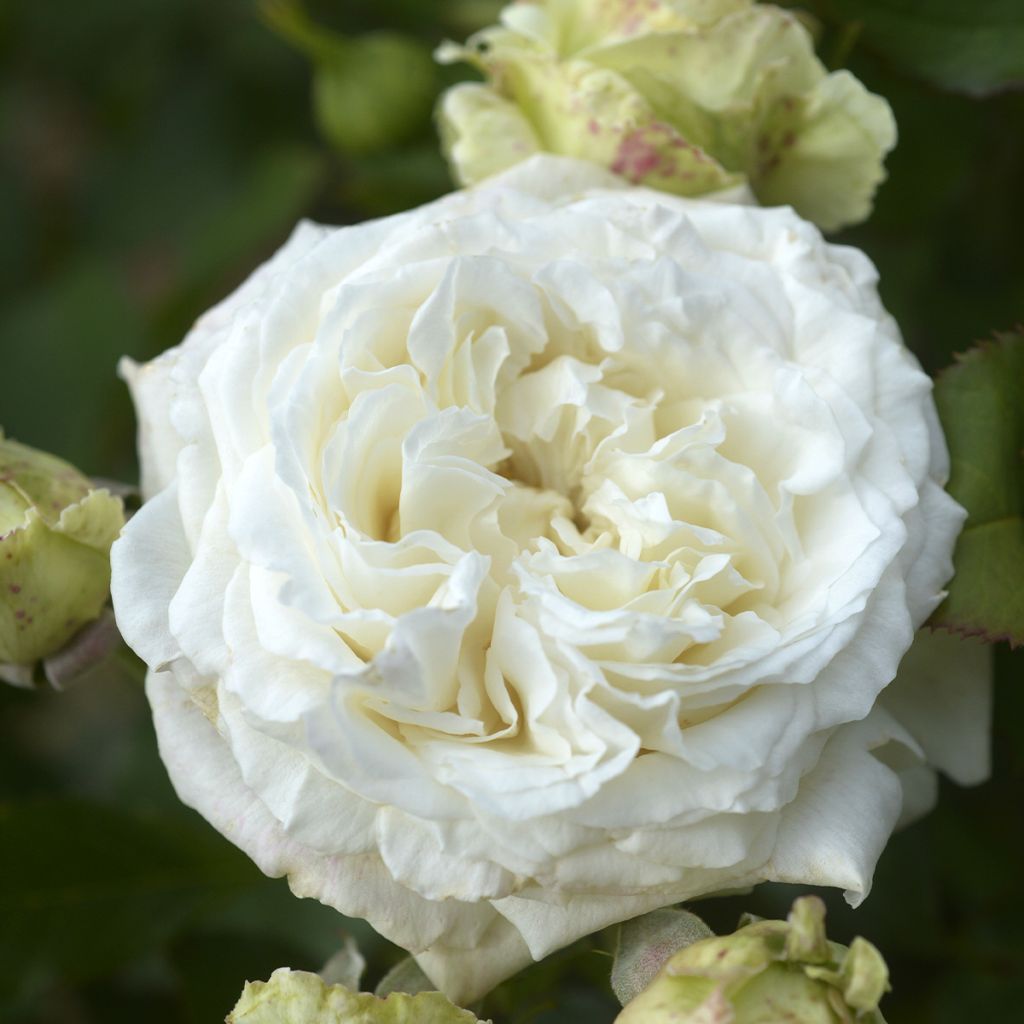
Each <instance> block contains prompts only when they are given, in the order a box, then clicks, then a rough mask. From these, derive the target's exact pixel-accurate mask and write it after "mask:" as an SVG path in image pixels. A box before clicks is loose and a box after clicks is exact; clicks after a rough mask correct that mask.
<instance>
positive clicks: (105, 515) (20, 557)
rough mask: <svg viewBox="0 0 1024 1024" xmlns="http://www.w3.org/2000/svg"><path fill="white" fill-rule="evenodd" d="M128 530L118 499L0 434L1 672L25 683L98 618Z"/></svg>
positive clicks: (52, 459)
mask: <svg viewBox="0 0 1024 1024" xmlns="http://www.w3.org/2000/svg"><path fill="white" fill-rule="evenodd" d="M123 525H124V508H123V506H122V503H121V499H120V498H116V497H114V496H112V495H111V494H110V493H109V492H107V491H106V490H96V489H94V488H93V486H92V484H91V483H90V482H89V480H88V479H86V477H84V476H83V475H82V474H81V473H79V472H78V470H76V469H75V468H74V467H73V466H70V465H68V463H66V462H63V461H62V460H61V459H58V458H55V457H54V456H53V455H48V454H46V453H45V452H40V451H36V450H35V449H34V448H29V447H27V446H25V445H22V444H18V443H17V442H15V441H10V440H6V439H5V438H4V437H3V435H2V434H0V675H2V676H3V677H4V678H6V679H8V680H10V681H12V682H19V683H28V682H29V681H30V680H31V677H32V666H33V665H34V664H35V663H36V662H37V661H39V660H40V659H42V658H45V657H47V656H48V655H51V654H54V653H55V652H56V651H58V650H59V649H60V648H61V647H63V646H64V644H66V643H67V641H68V640H70V639H71V637H72V636H73V635H74V634H75V633H77V632H78V631H79V630H80V629H81V628H82V627H83V626H84V625H85V624H87V623H88V622H91V621H92V620H93V619H95V618H96V617H97V616H98V615H99V614H100V612H101V610H102V608H103V606H104V604H105V603H106V600H107V594H108V592H109V589H110V558H109V555H110V545H111V544H112V543H113V542H114V539H115V538H116V537H117V535H118V533H119V532H120V530H121V527H122V526H123Z"/></svg>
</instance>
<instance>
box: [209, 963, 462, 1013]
mask: <svg viewBox="0 0 1024 1024" xmlns="http://www.w3.org/2000/svg"><path fill="white" fill-rule="evenodd" d="M226 1024H479V1022H478V1021H477V1018H476V1017H474V1016H473V1014H472V1013H470V1012H469V1011H468V1010H463V1009H460V1008H459V1007H457V1006H455V1005H454V1004H453V1003H451V1002H449V1001H448V1000H447V999H446V998H445V997H444V996H443V995H441V993H440V992H419V993H417V994H416V995H407V994H405V993H402V992H393V993H392V994H391V995H389V996H388V997H387V998H386V999H378V998H377V997H376V996H373V995H370V994H369V993H366V992H352V991H350V990H349V989H347V988H345V987H344V986H342V985H328V984H326V983H325V982H324V980H323V979H322V978H321V977H320V976H319V975H316V974H310V973H308V972H306V971H291V970H289V969H288V968H286V967H282V968H279V969H278V970H276V971H274V973H273V974H272V975H271V976H270V980H269V981H251V982H248V983H247V984H246V986H245V989H244V990H243V992H242V995H241V998H240V999H239V1000H238V1004H237V1005H236V1006H235V1008H234V1010H232V1011H231V1013H229V1014H228V1016H227V1021H226Z"/></svg>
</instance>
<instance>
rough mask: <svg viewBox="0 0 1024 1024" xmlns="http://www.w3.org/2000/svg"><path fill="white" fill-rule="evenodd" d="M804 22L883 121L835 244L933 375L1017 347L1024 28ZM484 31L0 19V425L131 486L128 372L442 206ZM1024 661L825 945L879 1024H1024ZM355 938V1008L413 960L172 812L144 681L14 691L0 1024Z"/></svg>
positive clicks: (559, 1008)
mask: <svg viewBox="0 0 1024 1024" xmlns="http://www.w3.org/2000/svg"><path fill="white" fill-rule="evenodd" d="M807 6H810V7H811V8H812V9H814V10H815V11H816V13H817V14H818V16H819V17H820V18H821V24H822V35H821V41H820V43H821V52H822V55H823V57H824V58H825V59H826V60H828V61H830V62H832V63H838V62H842V63H845V64H848V66H850V67H851V68H852V70H853V71H854V72H855V73H856V74H857V75H858V76H859V77H860V78H861V79H862V80H863V81H864V82H865V83H866V84H867V85H868V86H869V87H870V88H871V89H873V90H874V91H876V92H880V93H882V94H884V95H885V96H887V97H888V98H889V100H890V101H891V103H892V105H893V107H894V109H895V111H896V117H897V121H898V123H899V128H900V144H899V147H898V148H897V150H896V151H895V153H894V154H893V155H892V156H891V158H890V160H889V163H888V167H889V173H890V180H889V182H888V183H887V184H886V185H884V186H883V188H882V190H881V192H880V194H879V197H878V203H877V209H876V212H875V215H874V217H873V218H872V220H871V222H870V224H868V225H866V226H863V227H860V228H857V229H855V230H853V231H850V232H847V233H845V234H844V235H842V236H840V240H843V241H849V242H850V243H852V244H856V245H858V246H860V247H862V248H863V249H865V250H866V251H867V252H868V254H869V255H870V256H871V257H872V258H873V259H874V260H875V262H876V263H877V264H878V266H879V268H880V271H881V275H882V285H881V287H882V294H883V297H884V299H885V301H886V303H887V305H888V306H889V308H890V309H891V310H892V312H893V313H894V314H895V315H896V317H897V318H898V320H899V322H900V324H901V325H902V328H903V331H904V333H905V335H906V338H907V341H908V343H909V344H910V346H911V347H912V348H913V349H914V351H915V352H916V353H917V354H918V356H919V357H920V358H921V360H922V361H923V362H924V363H925V365H926V366H927V367H928V368H929V369H931V370H936V369H938V368H941V367H942V366H944V365H946V364H948V363H949V362H950V360H951V358H952V353H954V352H956V351H958V350H962V349H965V348H967V347H968V346H969V345H970V344H971V343H972V342H973V341H974V340H977V339H980V338H984V337H986V336H987V335H989V334H990V332H991V331H992V330H993V329H997V328H999V329H1006V328H1009V327H1011V326H1013V325H1014V324H1015V323H1017V322H1019V321H1021V320H1022V319H1024V246H1022V244H1021V229H1022V227H1024V187H1022V186H1024V95H1022V93H1021V92H1020V91H1019V89H1018V90H1017V91H1013V90H1012V89H1007V88H1006V86H1007V84H1008V83H1012V82H1013V81H1017V82H1018V83H1019V82H1020V80H1021V78H1022V76H1024V69H1022V67H1021V63H1022V61H1024V5H1022V4H1021V3H1020V2H1019V0H975V2H973V3H971V4H965V3H959V2H957V0H929V2H923V0H922V2H919V3H915V2H913V0H904V2H902V3H894V2H891V0H889V2H885V0H868V2H863V3H858V2H854V0H822V2H820V3H811V4H809V5H807ZM497 8H498V5H497V4H495V3H493V2H489V0H462V2H457V0H446V2H441V0H333V2H330V0H323V2H320V3H317V4H310V5H308V9H309V11H310V14H311V16H312V17H314V18H315V19H316V20H317V22H318V23H319V24H321V25H324V26H330V27H332V28H333V29H334V30H336V31H337V32H339V33H342V34H341V35H338V36H330V37H325V36H324V34H323V33H322V32H320V33H317V32H312V33H311V31H310V28H309V25H308V24H305V23H304V22H302V21H301V19H299V20H297V19H296V18H295V16H294V12H289V10H288V9H287V7H285V6H282V5H281V4H273V3H272V4H268V5H264V7H263V9H262V14H261V11H260V9H258V8H257V6H255V5H253V4H252V3H248V2H245V0H218V2H216V3H214V2H211V0H90V2H89V3H78V2H73V0H65V2H57V0H34V2H29V0H22V2H6V3H2V4H0V53H2V62H3V81H2V88H0V122H2V124H3V126H4V131H3V138H2V153H0V158H2V162H0V281H2V288H3V302H2V303H0V424H2V425H3V427H4V429H5V430H6V431H7V432H8V433H9V434H10V435H12V436H14V437H17V438H18V439H20V440H23V441H25V442H28V443H30V444H33V445H36V446H38V447H42V448H47V449H50V450H52V451H54V452H56V453H58V454H60V455H62V456H65V457H66V458H68V459H70V460H72V461H74V462H75V463H77V464H78V465H79V466H81V467H82V468H83V469H84V470H86V471H87V472H90V473H92V474H95V475H100V476H107V477H114V478H118V479H122V480H133V479H135V475H136V472H137V470H136V467H135V463H134V454H133V441H134V436H133V435H134V425H133V420H132V414H131V409H130V404H129V402H128V399H127V395H126V391H125V388H124V387H123V385H122V384H121V383H120V382H119V381H118V379H117V377H116V375H115V367H116V363H117V360H118V358H119V357H120V356H121V355H124V354H127V355H130V356H132V357H134V358H136V359H145V358H149V357H151V356H153V355H155V354H156V353H158V352H159V351H161V350H162V349H164V348H166V347H168V346H170V345H172V344H175V343H176V342H178V341H179V340H180V339H181V337H182V336H183V334H184V332H185V331H186V330H187V329H188V327H189V325H190V324H191V323H192V321H193V320H194V319H195V317H196V316H197V315H198V314H199V313H201V312H202V311H203V310H204V309H206V308H207V307H208V306H209V305H211V304H212V303H213V302H214V301H216V300H217V299H219V298H220V297H222V296H223V295H224V294H225V293H226V292H227V291H228V290H229V289H230V288H232V287H233V286H234V285H235V284H237V283H238V282H240V281H241V280H242V279H243V278H244V277H245V276H246V275H247V274H248V273H249V272H250V271H251V270H252V268H253V267H254V265H255V264H256V263H257V262H258V261H260V260H261V259H263V258H265V257H266V256H267V255H269V254H270V253H271V252H272V251H273V250H274V249H275V248H276V247H277V246H278V245H279V244H280V243H281V241H282V240H283V239H284V238H285V237H286V235H287V234H288V232H289V231H290V230H291V228H292V226H293V224H294V222H295V221H296V220H297V219H298V218H300V217H313V218H314V219H319V220H322V221H326V222H334V223H344V222H351V221H357V220H361V219H363V218H365V217H368V216H376V215H379V214H384V213H388V212H392V211H396V210H400V209H404V208H407V207H408V206H410V205H414V204H417V203H420V202H423V201H425V200H427V199H429V198H431V197H433V196H435V195H438V194H440V193H442V192H444V191H446V190H448V189H449V188H450V187H451V184H450V181H449V179H448V176H447V172H446V170H445V167H444V165H443V163H442V161H441V159H440V156H439V154H438V149H437V143H436V139H435V137H434V132H433V127H432V124H431V118H430V111H431V107H432V103H433V98H434V96H435V95H436V93H437V92H438V91H439V90H440V89H441V88H443V86H444V85H445V84H446V82H449V81H451V80H453V78H454V77H458V76H459V75H460V74H461V72H460V71H459V69H454V70H453V69H444V70H442V69H440V68H438V69H434V68H432V67H431V65H430V63H429V60H428V55H429V53H430V50H431V48H432V47H433V46H434V45H435V44H436V43H437V42H439V41H440V40H441V39H442V38H443V37H445V36H452V37H456V38H461V37H463V36H465V35H466V34H468V33H469V32H470V31H472V30H473V29H475V28H478V27H481V26H482V25H484V24H487V23H489V22H490V21H492V20H493V17H494V14H495V12H496V10H497ZM271 26H273V27H271ZM382 32H384V33H386V34H385V35H384V36H383V37H382V36H381V35H380V33H382ZM396 34H397V36H396ZM367 55H369V57H368V56H367ZM310 57H312V58H313V60H314V62H318V64H317V66H318V67H320V69H321V70H320V72H319V74H318V76H317V82H318V84H317V85H316V86H315V88H313V89H312V91H311V63H310ZM374 110H376V111H386V116H375V117H371V116H369V114H368V111H374ZM1022 653H1024V652H1019V653H1017V654H1012V653H1011V652H1009V651H1008V650H999V651H998V659H997V660H998V674H999V678H998V680H997V694H996V716H995V771H994V776H993V779H992V781H990V782H989V783H987V784H985V785H984V786H982V787H980V788H978V789H975V790H971V791H960V790H957V789H956V788H955V787H952V786H946V787H944V789H943V793H942V799H941V802H940V809H939V810H938V811H937V812H936V813H934V814H932V815H931V816H930V817H929V818H928V819H926V820H925V821H923V822H921V823H919V824H917V825H915V826H913V827H911V828H910V829H908V830H906V831H905V832H903V833H901V834H900V835H898V836H897V837H896V838H895V839H894V840H893V841H892V843H891V845H890V847H889V849H888V850H887V851H886V853H885V855H884V857H883V860H882V863H881V866H880V868H879V872H878V876H877V879H876V883H875V889H874V891H873V893H872V895H871V897H870V899H869V900H868V901H867V903H866V904H865V905H864V906H863V907H862V908H861V909H859V910H858V911H856V912H852V911H849V910H848V909H846V908H845V907H844V906H843V904H842V900H841V898H840V897H839V896H838V894H835V893H828V894H826V895H827V898H828V902H829V906H830V921H831V931H832V932H833V933H834V937H836V938H838V939H841V940H844V941H845V940H848V939H849V938H850V937H851V936H852V935H853V934H855V933H858V932H859V933H863V934H865V935H866V936H868V937H869V938H871V939H872V940H873V941H875V942H876V943H877V944H878V945H879V946H880V947H881V948H882V949H883V951H884V953H885V954H886V956H887V958H888V960H889V963H890V965H891V967H892V971H893V976H894V992H893V994H892V995H891V996H890V997H889V998H888V1000H887V1002H886V1004H885V1007H884V1008H885V1010H886V1014H887V1017H888V1019H889V1020H890V1022H891V1024H903V1022H905V1024H916V1022H928V1024H945V1022H954V1021H955V1022H961V1021H963V1020H964V1019H966V1018H967V1017H968V1015H969V1016H970V1017H971V1018H972V1019H977V1020H981V1021H1010V1020H1017V1019H1020V1015H1021V1009H1020V1008H1021V1006H1022V1005H1024V926H1022V925H1021V921H1022V920H1024V882H1022V880H1021V871H1022V868H1021V864H1022V862H1024V798H1022V794H1024V689H1022V687H1021V681H1022V679H1024V658H1022ZM792 895H793V891H792V890H789V889H787V888H786V887H782V886H765V887H762V889H760V890H758V891H757V892H755V893H754V894H752V895H751V896H749V897H744V898H733V899H729V900H716V901H709V902H705V903H703V904H701V905H700V906H698V907H697V908H696V909H697V910H698V911H699V912H700V913H702V914H704V915H706V916H707V917H708V919H709V922H710V923H711V924H712V925H713V927H716V928H717V929H720V930H729V929H731V928H732V927H733V926H734V924H735V920H736V918H737V917H738V915H739V913H740V911H741V910H753V911H755V912H757V913H760V914H767V915H770V916H778V915H780V914H782V913H783V912H784V910H785V908H786V906H788V903H789V901H790V899H791V898H792ZM345 931H347V932H349V933H351V934H354V935H356V936H357V937H358V938H359V940H360V942H361V944H362V946H363V948H364V950H365V951H366V953H367V955H368V958H369V959H370V965H371V966H370V979H371V981H375V980H376V979H377V978H378V977H379V976H380V975H381V973H382V972H383V971H384V970H385V969H386V968H387V967H388V966H389V965H391V964H392V963H394V962H395V960H396V959H397V958H398V957H399V955H400V954H399V952H398V951H397V950H395V949H394V948H392V947H389V946H388V945H387V944H386V943H384V942H382V941H381V940H379V939H377V938H376V937H375V936H374V935H373V934H372V933H371V932H370V930H369V929H368V928H367V927H366V926H365V925H362V924H360V923H358V922H346V921H344V920H343V919H341V918H339V917H338V916H337V915H336V914H334V913H333V912H331V911H328V910H326V909H325V908H322V907H320V906H319V905H317V904H315V903H313V902H311V901H308V900H304V901H299V900H295V899H293V898H291V897H290V896H289V894H288V892H287V888H286V886H285V885H284V883H283V882H281V881H270V880H267V879H264V878H263V877H262V876H260V874H259V873H258V871H256V869H255V868H253V867H252V866H251V865H250V864H249V862H248V861H247V860H246V859H245V858H244V857H243V856H242V855H241V854H239V853H237V852H236V851H234V849H233V848H232V847H231V846H230V845H229V844H227V842H226V841H224V840H222V839H221V838H220V837H219V836H218V835H216V834H215V833H214V832H213V831H212V830H211V829H210V828H209V827H207V826H206V825H205V824H204V823H203V822H202V821H200V820H199V819H198V818H197V817H196V816H195V815H194V814H192V813H191V812H189V811H186V810H185V809H183V808H182V807H181V806H180V805H179V804H178V803H177V801H176V799H175V797H174V795H173V793H172V791H171V790H170V787H169V784H168V783H167V780H166V777H165V775H164V772H163V769H162V767H161V765H160V762H159V759H158V757H157V754H156V751H155V743H154V739H153V735H152V730H151V727H150V725H149V720H148V714H147V710H146V706H145V701H144V698H143V696H142V692H141V686H140V681H139V670H138V666H137V665H135V664H134V663H133V662H132V661H131V659H130V658H128V657H125V658H123V659H122V660H121V661H118V662H116V663H114V664H112V665H109V666H108V667H107V668H106V669H105V670H104V671H103V672H101V673H98V674H97V677H96V678H94V679H93V680H91V681H90V683H89V684H87V685H83V686H81V687H79V688H78V689H77V690H74V691H72V692H71V693H69V694H65V695H57V694H51V693H38V694H34V693H25V692H21V691H16V690H14V689H11V688H9V687H0V1020H3V1021H5V1022H7V1021H10V1022H11V1024H119V1022H121V1021H124V1022H128V1021H132V1022H138V1021H146V1022H152V1024H162V1022H168V1024H170V1022H174V1024H199V1022H208V1021H211V1020H212V1021H218V1020H221V1019H223V1016H224V1014H225V1013H226V1012H227V1011H228V1010H229V1009H230V1007H231V1006H232V1005H233V1003H234V1000H235V999H236V997H237V995H238V993H239V991H240V989H241V986H242V983H243V981H244V980H245V979H246V978H264V977H266V976H267V975H268V974H269V973H270V971H271V970H273V969H274V968H275V967H278V966H281V965H285V964H287V965H290V966H293V967H301V968H306V969H316V968H317V967H319V966H320V965H321V964H322V962H323V961H324V960H326V959H327V957H328V956H329V955H330V954H331V953H332V952H333V951H334V950H336V949H337V948H338V946H339V944H340V941H341V936H342V933H343V932H345ZM608 944H609V937H607V936H604V937H598V938H597V939H595V940H593V941H588V942H585V943H581V944H579V945H578V946H577V947H574V948H573V949H572V950H570V951H568V952H566V953H564V954H561V955H559V956H557V957H554V958H552V959H551V960H550V961H548V962H546V963H545V964H543V965H539V966H538V967H536V968H533V969H531V970H530V971H528V972H526V973H525V974H524V975H523V976H522V977H521V978H520V979H517V980H515V981H514V982H512V983H509V984H508V985H506V986H504V987H503V989H502V990H499V992H498V993H496V994H495V996H494V997H493V998H492V1000H491V1002H490V1004H489V1006H488V1007H487V1008H486V1009H487V1012H490V1013H493V1014H494V1015H495V1017H496V1019H497V1020H500V1021H505V1022H509V1021H516V1022H525V1021H531V1022H538V1024H543V1022H549V1021H550V1022H554V1021H575V1020H581V1021H582V1020H586V1021H588V1022H592V1024H601V1022H606V1021H610V1020H611V1019H612V1017H613V1016H614V1014H615V1003H614V1001H613V999H612V996H611V994H610V991H609V990H608V988H607V982H606V978H607V973H608V967H609V964H610V961H609V959H608V957H607V955H606V953H605V952H603V950H607V948H608Z"/></svg>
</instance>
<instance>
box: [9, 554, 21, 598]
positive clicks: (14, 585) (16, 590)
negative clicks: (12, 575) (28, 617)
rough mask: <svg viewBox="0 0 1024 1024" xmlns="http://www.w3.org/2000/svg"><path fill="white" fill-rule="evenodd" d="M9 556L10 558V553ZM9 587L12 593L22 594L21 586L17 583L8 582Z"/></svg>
mask: <svg viewBox="0 0 1024 1024" xmlns="http://www.w3.org/2000/svg"><path fill="white" fill-rule="evenodd" d="M7 557H8V558H10V557H11V556H10V555H8V556H7ZM7 589H8V590H9V591H10V592H11V593H12V594H20V593H21V587H20V586H19V585H18V584H17V583H8V584H7Z"/></svg>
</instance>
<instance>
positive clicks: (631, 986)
mask: <svg viewBox="0 0 1024 1024" xmlns="http://www.w3.org/2000/svg"><path fill="white" fill-rule="evenodd" d="M712 934H713V932H712V931H711V929H710V928H709V927H708V926H707V925H706V924H705V923H704V922H703V921H702V920H701V919H700V918H699V917H697V915H696V914H691V913H690V912H689V911H688V910H681V909H679V908H676V907H665V908H663V909H661V910H654V911H651V913H649V914H644V915H643V916H642V917H636V918H634V919H633V920H632V921H626V922H625V923H624V924H621V925H620V926H619V941H618V945H617V946H616V949H615V961H614V963H613V964H612V977H611V982H612V989H613V991H614V992H615V995H616V996H617V997H618V1000H619V1002H620V1003H622V1005H623V1006H625V1005H626V1003H628V1002H630V1001H631V1000H632V999H634V998H635V997H636V996H637V995H639V994H640V993H641V992H642V991H643V990H644V989H645V988H647V986H648V985H649V984H650V983H651V982H652V981H653V980H654V976H655V975H656V974H657V973H658V971H660V970H661V968H662V966H663V965H664V963H665V961H666V960H668V958H669V957H670V956H672V954H673V953H676V952H678V951H679V950H680V949H682V948H683V947H684V946H689V945H690V944H691V943H694V942H699V941H700V940H701V939H706V938H709V937H710V936H711V935H712Z"/></svg>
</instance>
